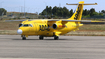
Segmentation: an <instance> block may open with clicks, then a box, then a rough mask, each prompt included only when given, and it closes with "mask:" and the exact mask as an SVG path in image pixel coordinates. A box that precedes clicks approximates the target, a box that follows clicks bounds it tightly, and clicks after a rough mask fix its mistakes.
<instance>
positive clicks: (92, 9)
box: [90, 8, 95, 16]
mask: <svg viewBox="0 0 105 59" xmlns="http://www.w3.org/2000/svg"><path fill="white" fill-rule="evenodd" d="M94 12H95V9H94V8H91V9H90V16H94V14H93V13H94Z"/></svg>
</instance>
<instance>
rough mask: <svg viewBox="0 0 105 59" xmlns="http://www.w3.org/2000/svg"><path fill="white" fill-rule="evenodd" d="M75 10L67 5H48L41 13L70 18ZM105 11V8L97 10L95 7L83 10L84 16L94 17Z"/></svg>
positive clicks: (101, 14)
mask: <svg viewBox="0 0 105 59" xmlns="http://www.w3.org/2000/svg"><path fill="white" fill-rule="evenodd" d="M74 11H75V10H73V9H71V10H69V9H67V8H66V7H57V6H55V7H53V8H52V7H51V6H49V7H48V6H46V8H45V9H44V10H43V11H42V12H41V13H40V15H43V16H44V17H45V16H47V17H52V16H53V17H63V18H68V17H71V16H72V15H73V13H74ZM104 13H105V10H102V11H99V12H96V10H95V9H94V8H91V9H90V10H87V9H84V10H83V17H92V16H95V15H100V16H103V14H104Z"/></svg>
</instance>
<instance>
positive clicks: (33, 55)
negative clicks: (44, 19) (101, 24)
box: [0, 35, 105, 59]
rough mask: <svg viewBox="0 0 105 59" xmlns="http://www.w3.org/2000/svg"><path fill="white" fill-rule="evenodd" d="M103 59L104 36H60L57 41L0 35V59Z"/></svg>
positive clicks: (104, 55)
mask: <svg viewBox="0 0 105 59" xmlns="http://www.w3.org/2000/svg"><path fill="white" fill-rule="evenodd" d="M6 58H7V59H26V58H27V59H105V36H60V37H59V40H54V38H53V37H47V38H46V37H45V38H44V40H39V37H38V36H29V37H28V38H27V40H22V39H21V36H20V35H0V59H6Z"/></svg>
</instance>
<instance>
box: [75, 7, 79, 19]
mask: <svg viewBox="0 0 105 59" xmlns="http://www.w3.org/2000/svg"><path fill="white" fill-rule="evenodd" d="M76 12H77V14H75V17H74V19H76V20H77V18H78V17H77V16H78V14H79V12H80V10H79V7H78V10H77V11H76Z"/></svg>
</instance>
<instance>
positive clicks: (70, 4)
mask: <svg viewBox="0 0 105 59" xmlns="http://www.w3.org/2000/svg"><path fill="white" fill-rule="evenodd" d="M79 4H80V5H97V3H89V4H84V3H77V4H68V3H66V5H79Z"/></svg>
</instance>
